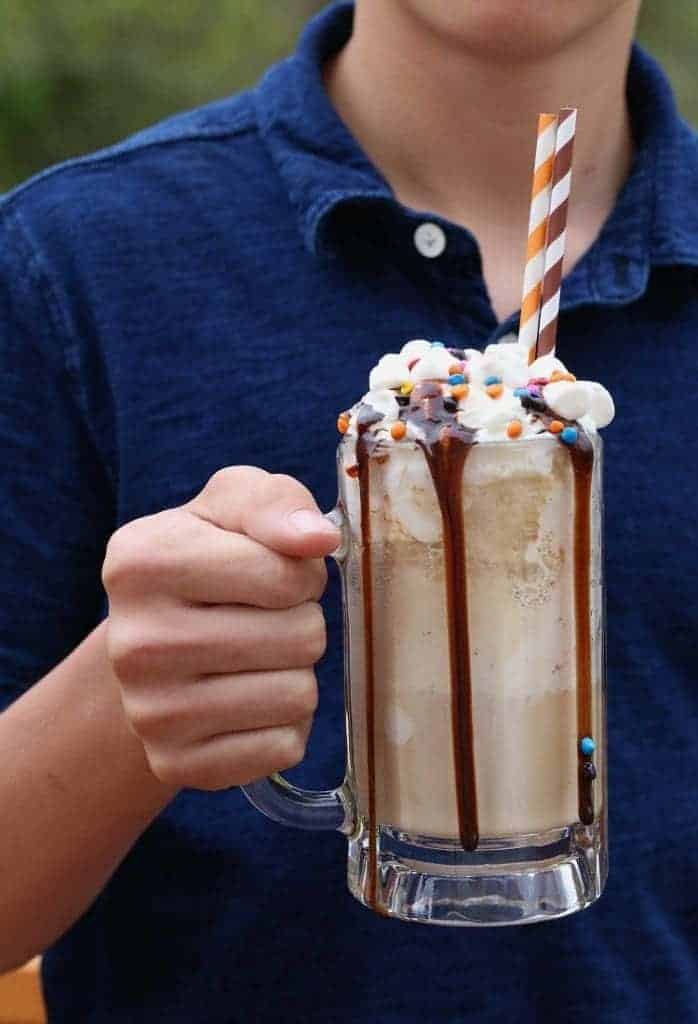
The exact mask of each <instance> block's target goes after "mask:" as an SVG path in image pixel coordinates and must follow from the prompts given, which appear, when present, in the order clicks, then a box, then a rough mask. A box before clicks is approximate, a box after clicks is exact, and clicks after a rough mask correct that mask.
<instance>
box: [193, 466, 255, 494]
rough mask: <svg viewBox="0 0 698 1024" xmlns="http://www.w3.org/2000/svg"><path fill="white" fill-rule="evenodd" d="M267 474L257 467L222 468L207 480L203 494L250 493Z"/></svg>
mask: <svg viewBox="0 0 698 1024" xmlns="http://www.w3.org/2000/svg"><path fill="white" fill-rule="evenodd" d="M268 477H269V474H268V473H267V472H266V470H264V469H259V467H257V466H223V467H221V469H217V470H216V472H215V473H214V474H213V475H212V476H211V477H210V478H209V480H208V482H207V484H206V486H205V487H204V492H208V493H210V494H226V493H229V492H230V491H231V490H235V491H237V492H240V491H245V490H249V491H250V492H252V490H253V489H254V488H257V487H258V486H259V484H260V482H261V481H263V480H266V479H268Z"/></svg>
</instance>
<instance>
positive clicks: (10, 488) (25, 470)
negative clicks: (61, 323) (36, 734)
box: [0, 203, 113, 709]
mask: <svg viewBox="0 0 698 1024" xmlns="http://www.w3.org/2000/svg"><path fill="white" fill-rule="evenodd" d="M8 205H9V204H7V203H6V204H5V206H4V207H3V208H2V209H0V381H1V384H0V445H1V452H2V454H1V455H0V709H2V708H4V707H6V706H7V705H8V704H9V703H10V702H11V701H12V700H14V699H15V698H16V697H17V696H19V695H20V694H21V693H22V692H23V691H24V690H25V689H26V688H27V687H29V686H30V685H31V684H32V683H34V682H35V681H36V680H37V679H39V678H40V677H41V676H43V675H45V674H46V672H48V671H49V670H50V669H51V668H52V667H53V666H54V665H56V664H57V663H58V662H59V661H60V660H61V659H62V658H63V657H64V656H65V655H66V654H68V653H69V652H70V651H71V650H73V649H74V648H75V647H76V646H77V645H78V644H79V643H80V641H81V640H82V639H84V637H85V636H86V635H87V634H88V633H89V632H90V630H91V629H92V628H93V627H94V626H95V625H96V624H97V623H98V622H99V620H100V618H101V617H102V616H103V614H104V604H105V602H104V595H103V591H102V587H101V564H102V561H103V556H104V550H105V547H106V541H107V538H108V536H109V533H110V532H111V525H110V524H111V520H112V512H111V509H112V504H113V503H112V499H111V490H112V488H111V486H110V481H109V477H108V475H107V473H106V472H105V469H104V466H103V463H102V461H101V459H100V455H99V451H98V445H97V444H96V442H95V438H94V436H93V434H92V433H91V431H90V429H89V425H88V423H87V421H86V417H85V416H84V415H83V413H82V412H81V407H80V402H79V400H78V397H77V395H78V392H79V389H78V388H76V382H75V379H74V378H75V374H74V371H69V369H68V360H67V358H66V351H67V344H66V339H65V337H61V336H60V332H59V330H58V329H57V325H56V323H55V319H56V318H55V316H52V300H51V295H50V289H49V287H48V284H47V281H46V277H45V274H44V268H43V266H42V261H41V257H40V254H38V253H37V252H36V251H35V249H34V248H33V247H32V246H31V245H30V244H29V240H28V237H27V235H26V233H25V232H24V231H23V229H22V226H21V221H20V220H19V218H18V215H17V214H16V213H15V212H14V211H13V210H12V208H11V207H9V208H8Z"/></svg>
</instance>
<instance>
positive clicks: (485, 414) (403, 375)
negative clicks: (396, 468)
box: [339, 335, 615, 446]
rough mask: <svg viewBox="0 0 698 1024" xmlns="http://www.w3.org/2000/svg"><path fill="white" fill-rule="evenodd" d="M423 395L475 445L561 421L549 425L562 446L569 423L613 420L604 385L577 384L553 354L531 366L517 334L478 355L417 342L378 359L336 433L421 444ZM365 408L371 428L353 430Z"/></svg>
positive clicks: (527, 434)
mask: <svg viewBox="0 0 698 1024" xmlns="http://www.w3.org/2000/svg"><path fill="white" fill-rule="evenodd" d="M435 389H437V390H435ZM413 392H414V394H413ZM422 392H423V393H424V395H425V398H424V402H428V401H429V400H430V399H433V398H434V397H435V396H438V397H440V398H441V399H442V400H443V402H444V405H445V407H446V408H447V409H448V410H449V412H450V413H452V414H453V419H454V422H455V423H457V424H459V425H460V426H461V427H464V428H466V429H467V430H469V431H471V432H472V433H473V441H475V442H487V441H505V440H526V439H529V438H533V437H536V436H538V435H540V434H542V433H546V432H548V430H549V427H550V425H551V420H555V419H557V420H559V421H561V422H557V423H553V432H555V433H560V432H561V431H562V432H563V436H562V440H563V441H565V440H568V439H569V438H570V437H572V434H570V431H569V428H570V427H573V426H574V424H579V426H580V427H581V428H582V429H583V430H586V431H587V432H593V431H595V430H599V429H601V428H603V427H606V426H608V424H609V423H610V422H611V420H612V419H613V417H614V415H615V408H614V405H613V399H612V398H611V396H610V394H609V393H608V391H607V390H606V388H604V387H603V385H601V384H599V383H597V382H596V381H587V380H577V379H576V378H575V377H574V375H573V374H571V373H570V372H569V371H568V369H567V367H566V366H565V364H564V363H563V362H562V361H561V360H560V359H558V358H557V356H554V355H546V356H541V357H540V358H539V359H536V360H535V361H534V362H533V363H531V364H530V365H529V364H528V354H527V351H526V349H524V347H523V346H521V345H519V344H518V342H517V339H516V336H515V335H508V336H507V337H505V338H503V339H502V340H501V341H499V342H497V343H496V344H492V345H488V346H487V348H486V349H485V350H484V351H483V352H480V351H479V350H478V349H455V348H446V347H445V346H444V345H442V344H441V343H440V342H431V341H428V340H426V339H424V338H415V339H413V340H412V341H408V342H407V343H406V344H405V345H403V346H402V348H401V349H400V351H399V352H389V353H387V354H386V355H384V356H382V357H381V359H379V361H378V363H377V365H376V366H374V367H373V369H372V370H371V373H370V376H369V391H368V392H367V393H366V394H365V395H364V396H363V398H362V399H361V401H360V402H357V404H356V405H354V406H353V408H352V409H351V410H349V411H348V412H346V413H343V414H342V415H341V416H340V418H339V420H340V430H341V431H342V433H346V434H348V435H349V436H350V437H356V436H357V434H358V433H360V432H364V430H368V431H369V432H370V433H371V434H372V435H373V436H374V437H375V438H376V440H377V441H380V442H381V444H385V445H388V446H389V445H396V444H400V443H402V442H404V439H407V440H412V441H420V440H424V436H425V435H424V423H423V417H422V421H421V422H420V417H419V416H414V415H412V412H413V411H414V409H415V408H416V406H417V405H418V404H419V402H420V401H421V398H420V397H419V396H420V395H421V394H422ZM410 396H411V397H410ZM415 398H417V402H415ZM408 406H409V407H410V408H409V409H408V408H406V407H408ZM367 407H370V410H371V415H370V421H371V422H370V425H369V426H367V427H363V428H361V429H359V416H360V413H361V412H362V410H367ZM402 410H405V411H404V414H403V415H402V416H401V411H402ZM403 426H404V429H403ZM565 427H567V428H568V430H567V433H566V434H565V433H564V428H565Z"/></svg>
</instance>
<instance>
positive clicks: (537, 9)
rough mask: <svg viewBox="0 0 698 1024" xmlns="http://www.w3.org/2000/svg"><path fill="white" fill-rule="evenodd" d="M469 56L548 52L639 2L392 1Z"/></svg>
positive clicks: (513, 56)
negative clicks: (622, 9) (473, 54)
mask: <svg viewBox="0 0 698 1024" xmlns="http://www.w3.org/2000/svg"><path fill="white" fill-rule="evenodd" d="M392 2H393V3H396V4H398V5H399V6H400V7H402V8H403V11H407V12H409V13H410V14H411V15H412V16H413V17H415V18H417V19H419V21H421V22H422V24H423V26H424V28H426V29H429V30H431V31H432V32H433V33H434V34H435V35H439V36H442V37H443V38H444V39H448V40H449V41H450V42H451V43H455V44H456V45H458V46H460V47H462V48H463V49H467V50H468V51H470V52H473V53H478V54H481V55H482V56H485V57H487V56H489V57H493V58H495V57H504V58H508V59H510V60H516V59H518V60H525V59H529V58H535V57H542V56H545V55H546V54H549V53H553V52H555V51H558V50H560V49H563V48H564V47H565V46H567V45H568V44H570V43H571V42H573V41H574V40H575V39H576V38H577V37H578V36H580V35H583V34H584V33H586V32H588V31H589V30H590V29H592V28H594V27H595V26H597V25H600V24H601V23H603V22H604V21H606V20H607V19H608V18H609V17H610V16H611V15H612V14H613V13H614V12H615V11H617V10H619V9H620V8H625V9H626V10H628V11H629V12H636V11H637V9H638V8H639V5H640V0H547V2H542V0H439V2H438V3H435V2H434V0H392Z"/></svg>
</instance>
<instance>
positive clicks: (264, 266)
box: [0, 5, 698, 1024]
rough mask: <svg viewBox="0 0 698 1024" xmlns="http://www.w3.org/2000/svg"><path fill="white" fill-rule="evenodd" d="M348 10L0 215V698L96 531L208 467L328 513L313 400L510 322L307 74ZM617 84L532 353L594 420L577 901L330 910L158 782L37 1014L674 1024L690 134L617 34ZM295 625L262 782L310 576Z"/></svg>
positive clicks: (690, 974) (695, 703)
mask: <svg viewBox="0 0 698 1024" xmlns="http://www.w3.org/2000/svg"><path fill="white" fill-rule="evenodd" d="M351 23H352V10H351V7H350V6H347V5H337V6H333V7H332V8H330V9H329V10H327V11H326V12H325V13H324V14H322V15H321V16H320V17H319V18H318V19H316V20H315V21H314V22H313V23H312V24H311V25H310V26H309V28H308V29H307V31H306V32H305V34H304V36H303V38H302V41H301V43H300V46H299V49H298V51H297V53H296V54H295V55H294V56H293V57H291V58H290V59H289V60H286V61H284V62H282V63H281V64H279V65H278V66H276V67H273V68H272V69H271V70H270V71H269V73H268V74H267V75H266V76H265V77H264V79H263V80H262V82H261V83H260V84H259V86H258V87H257V88H255V89H253V90H252V91H250V92H247V93H243V94H242V95H240V96H237V97H234V98H231V99H226V100H223V101H222V102H218V103H214V104H213V105H211V106H208V107H205V108H203V109H199V110H195V111H193V112H191V113H186V114H183V115H181V116H178V117H175V118H174V119H172V120H169V121H166V122H164V123H162V124H160V125H158V126H156V127H154V128H152V129H150V130H148V131H146V132H144V133H142V134H140V135H137V136H136V137H135V138H131V139H129V140H128V141H126V142H124V143H123V144H121V145H118V146H116V147H113V148H111V149H109V150H106V151H104V152H100V153H97V154H95V155H93V156H89V157H87V158H85V159H79V160H74V161H72V162H70V163H67V164H64V165H63V166H61V167H58V168H56V169H53V170H50V171H48V172H47V173H45V174H43V175H41V176H39V177H38V178H35V179H34V180H33V181H31V182H30V183H28V184H27V185H25V186H23V187H21V188H19V189H17V190H16V191H14V192H13V193H11V194H10V195H8V196H6V197H5V198H4V200H3V201H2V202H1V203H0V364H1V367H2V382H3V383H2V387H1V388H0V431H1V437H2V459H0V533H1V536H2V543H1V544H0V592H1V596H2V600H1V601H0V679H1V687H2V691H1V692H2V696H3V700H4V702H5V703H8V702H10V701H11V700H12V699H14V698H15V697H17V696H18V695H19V694H21V693H22V691H23V690H25V689H26V688H27V687H29V686H30V685H31V684H32V683H33V682H34V681H35V680H36V679H38V678H39V677H41V676H42V675H43V674H44V673H45V672H46V671H47V670H48V669H50V668H51V667H52V666H53V665H54V664H55V663H56V662H57V661H58V660H59V659H60V658H62V657H63V656H64V655H65V654H66V653H68V652H69V651H70V650H71V649H72V648H74V647H75V645H76V644H77V643H78V642H79V641H80V640H81V639H82V638H83V637H84V636H85V634H86V633H87V632H88V631H89V630H90V629H91V628H92V627H93V626H94V625H95V624H96V623H97V622H98V621H99V620H100V618H101V617H102V616H103V614H104V611H105V603H104V595H103V592H102V590H101V587H100V566H101V562H102V559H103V555H104V548H105V544H106V541H107V538H108V536H109V535H110V533H111V532H112V531H113V530H114V529H115V528H116V527H117V526H118V525H119V524H121V523H124V522H126V521H128V520H131V519H134V518H136V517H138V516H142V515H145V514H148V513H153V512H156V511H158V510H160V509H163V508H166V507H169V506H172V505H175V504H178V503H181V502H183V501H186V500H187V499H189V498H191V497H192V495H194V494H195V493H196V492H197V491H198V490H199V489H200V488H201V487H202V486H203V484H204V483H205V481H206V479H207V478H208V476H209V475H210V474H211V473H213V472H214V470H216V469H217V468H219V467H220V466H223V465H226V464H235V463H255V464H257V465H260V466H263V467H264V468H266V469H268V470H273V471H279V472H284V473H290V474H293V475H294V476H297V477H299V478H300V479H301V480H302V481H303V482H304V483H305V484H307V485H308V486H309V487H310V488H311V489H312V491H313V492H314V493H315V495H316V496H317V499H318V501H319V503H320V504H321V505H322V506H324V507H329V506H331V505H332V503H333V501H334V496H335V488H336V485H335V478H334V461H333V460H334V448H335V442H336V433H335V419H336V414H337V411H338V410H340V409H344V408H346V407H347V406H348V405H349V404H350V403H351V402H352V401H353V400H355V399H356V397H357V396H358V395H360V394H362V393H363V391H365V389H366V380H367V373H368V370H369V368H370V367H371V366H372V365H373V364H374V363H375V361H376V359H377V357H378V356H379V355H380V354H382V353H383V352H385V351H389V350H393V351H394V350H395V349H396V348H397V347H399V346H400V345H401V344H402V343H403V342H404V341H405V340H406V339H408V338H412V337H419V336H422V337H431V338H438V339H440V340H443V341H444V342H446V343H447V344H449V345H457V346H482V345H485V344H486V343H487V342H489V341H492V340H493V339H496V338H497V337H499V336H501V335H502V334H504V333H506V332H508V331H510V330H511V329H512V327H513V326H515V318H512V319H511V320H509V321H508V322H505V323H498V322H497V319H496V317H495V314H494V313H493V311H492V308H491V305H490V303H489V300H488V296H487V292H486V289H485V285H484V282H483V277H482V271H481V261H480V254H479V250H478V244H477V241H476V239H475V238H474V237H473V235H472V234H471V233H470V232H469V231H467V230H466V229H465V228H463V227H460V226H457V225H455V224H453V223H449V222H448V221H445V220H444V219H443V218H441V217H439V216H437V215H436V214H434V213H433V212H431V211H428V210H427V211H416V210H412V209H407V208H405V207H404V206H403V205H401V204H400V203H399V202H397V201H396V199H395V197H394V195H393V194H392V192H391V190H390V187H389V186H388V184H387V183H386V181H385V180H384V179H383V178H382V177H381V175H380V173H379V172H378V171H377V170H376V168H375V167H373V166H372V165H371V163H370V162H369V160H368V159H367V157H366V155H365V154H364V153H362V151H361V150H360V149H359V147H358V145H357V143H356V141H355V140H354V139H353V138H352V137H351V135H350V134H349V132H348V131H347V129H346V127H345V126H344V125H343V124H342V123H341V121H340V120H339V118H338V116H337V114H336V113H335V111H334V110H333V108H332V106H331V104H330V102H329V100H328V98H327V96H326V94H325V92H324V91H323V87H322V81H321V75H320V66H321V64H322V62H323V60H324V59H325V58H326V57H327V56H328V55H329V54H330V53H332V52H333V51H336V50H337V49H338V48H340V47H341V46H342V45H343V44H344V42H345V41H346V39H347V38H348V36H349V34H350V32H351ZM628 92H629V99H630V106H631V110H632V119H633V129H634V133H635V138H636V142H637V155H636V158H635V162H634V166H633V169H632V174H631V176H630V178H629V180H628V182H627V183H626V185H625V187H624V189H623V191H622V192H621V194H620V196H619V197H618V201H617V205H616V207H615V209H614V211H613V213H612V214H611V216H610V218H609V219H608V221H607V223H606V224H605V225H604V227H603V229H602V231H601V233H600V235H599V237H598V238H597V240H596V241H595V243H594V244H593V245H592V247H591V249H590V250H589V251H588V252H587V253H586V255H585V256H584V257H583V258H582V259H581V261H580V262H579V263H578V265H577V266H576V267H575V268H574V270H573V271H572V272H571V273H570V275H569V276H568V277H567V278H566V280H565V283H564V288H563V297H562V313H561V318H560V345H559V348H560V353H561V355H562V357H563V358H564V360H565V361H566V362H567V363H568V364H569V365H570V366H571V367H572V368H573V369H574V370H575V372H576V373H577V374H579V375H580V376H582V377H585V378H591V379H596V380H600V381H603V382H604V383H605V384H606V385H607V386H608V388H609V389H610V390H611V392H612V393H613V395H614V396H615V398H616V402H617V407H618V415H617V419H616V421H615V422H614V424H613V425H612V426H611V427H610V428H609V429H608V430H607V431H606V432H605V438H606V442H607V548H608V558H607V570H608V621H609V634H608V660H609V706H608V709H609V722H610V727H609V748H610V836H611V872H610V879H609V882H608V888H607V890H606V893H605V895H604V896H603V898H602V899H601V900H600V901H599V902H598V903H597V904H596V905H594V906H593V908H591V909H589V910H587V911H585V912H584V913H582V914H577V915H575V916H573V917H570V918H567V919H565V920H560V921H556V922H551V923H547V924H539V925H535V926H531V927H527V928H508V929H481V930H478V931H473V930H469V929H464V930H454V929H439V928H424V927H419V926H417V925H408V924H404V923H402V922H398V921H389V920H384V919H382V918H380V917H378V916H376V915H374V914H372V913H371V912H369V911H368V910H366V909H364V908H363V907H361V906H360V905H359V904H358V903H356V902H355V901H354V900H353V899H352V898H351V897H350V896H349V894H348V892H347V890H346V888H345V882H344V875H345V863H344V862H345V854H346V850H345V842H344V840H343V838H342V837H341V836H339V835H338V834H337V835H335V834H318V835H312V834H308V833H303V832H294V831H291V830H285V829H283V828H281V827H280V826H277V825H275V824H272V823H271V822H269V821H267V820H266V819H264V818H263V817H261V816H260V815H258V814H257V813H256V812H255V811H254V810H253V809H252V808H251V807H250V806H249V805H248V804H247V803H246V801H245V799H244V797H243V796H242V794H241V793H240V792H239V791H237V790H231V791H228V792H221V793H202V792H196V791H185V792H182V793H181V794H180V795H179V796H178V797H177V798H176V799H175V800H174V801H173V802H172V804H171V805H170V806H169V807H168V808H167V809H166V810H165V811H164V812H163V813H162V814H161V815H160V817H159V818H158V819H157V820H156V821H155V822H154V823H153V824H152V826H151V827H150V828H149V829H148V830H147V832H146V833H145V834H144V835H143V837H142V838H141V839H140V840H139V841H138V842H137V843H136V845H135V846H134V848H133V850H132V851H131V852H130V854H129V855H128V856H127V857H126V859H125V860H124V862H123V863H122V864H121V866H120V867H119V868H118V870H117V871H116V873H115V874H114V877H113V878H112V879H111V881H110V882H109V884H108V885H107V886H106V888H105V889H104V891H103V892H102V893H101V895H100V896H99V897H98V899H97V900H96V901H95V903H94V905H93V906H92V907H91V908H90V909H89V911H88V912H87V913H86V914H85V915H84V916H83V917H82V918H81V920H79V921H78V922H77V923H76V924H75V925H74V927H72V928H71V929H70V931H69V932H68V933H67V934H66V935H65V936H64V937H63V938H62V939H61V940H60V941H59V942H57V943H56V945H55V946H54V948H53V949H52V950H50V951H49V952H48V953H47V955H46V957H45V966H44V973H45V985H46V995H47V999H48V1004H49V1007H50V1019H51V1021H52V1022H54V1024H63V1022H65V1024H68V1022H70V1024H76V1022H78V1021H79V1022H82V1024H84V1022H100V1024H103V1022H112V1021H113V1022H125V1021H128V1022H134V1024H136V1022H138V1024H140V1022H143V1024H153V1021H167V1022H168V1024H179V1022H181V1024H195V1022H205V1024H218V1022H220V1024H224V1022H225V1024H233V1022H235V1024H251V1022H255V1024H278V1022H280V1021H285V1022H288V1024H292V1022H304V1024H305V1022H312V1024H329V1022H342V1024H345V1022H346V1024H350V1022H351V1024H359V1022H366V1024H397V1022H400V1024H409V1022H419V1024H424V1022H430V1024H431V1022H437V1021H438V1022H444V1024H446V1022H447V1024H456V1022H462V1021H466V1020H467V1021H471V1020H472V1021H477V1022H482V1024H484V1022H490V1021H493V1022H494V1021H496V1022H507V1024H508V1022H510V1021H516V1022H517V1024H529V1022H531V1024H533V1022H539V1021H542V1020H551V1021H572V1020H593V1021H599V1022H614V1024H616V1022H625V1021H627V1022H630V1021H632V1022H634V1024H640V1022H647V1024H649V1022H653V1024H655V1022H657V1021H659V1020H663V1021H664V1020H666V1021H669V1020H671V1021H688V1020H689V1019H692V1018H693V1016H694V1013H695V1008H696V1005H698V972H697V969H696V962H695V959H694V955H695V950H696V939H697V938H698V920H697V911H698V895H697V889H696V878H697V877H698V824H697V821H696V806H695V805H696V783H695V778H696V767H697V765H696V754H695V750H696V720H697V718H698V714H697V711H698V684H697V682H696V675H697V671H696V670H697V669H698V659H697V657H696V647H695V640H696V593H697V587H696V575H697V569H698V557H697V556H696V547H695V514H696V503H695V492H696V484H695V471H696V444H697V438H698V421H697V420H696V415H695V396H696V360H697V355H698V198H697V190H696V183H697V182H698V141H697V139H696V136H695V135H694V134H693V133H692V132H691V130H690V129H689V128H688V127H687V126H686V125H685V124H684V123H683V122H682V121H681V120H680V118H679V116H678V114H677V112H676V109H675V106H674V101H673V98H672V95H671V91H670V88H669V85H668V84H667V81H666V79H665V77H664V75H663V73H662V72H661V70H660V69H659V68H658V67H657V65H656V64H655V63H654V62H653V61H652V60H651V59H650V58H649V57H647V56H646V55H645V54H643V53H642V52H641V51H640V50H635V51H634V54H633V58H632V63H631V66H630V72H629V79H628ZM473 102H477V97H473ZM582 116H583V112H582ZM525 201H526V197H523V196H522V202H525ZM425 221H430V222H436V223H437V224H439V225H440V226H441V227H442V228H443V231H444V233H445V238H446V247H445V250H444V252H443V253H442V254H441V255H440V256H439V257H438V258H434V259H427V258H425V257H424V256H423V255H421V253H420V251H419V250H418V249H417V248H416V246H415V243H414V232H415V229H416V228H417V227H418V226H419V225H420V224H421V223H424V222H425ZM327 613H328V618H329V626H330V629H329V636H330V645H329V652H328V654H327V656H326V658H325V659H324V661H323V663H322V664H321V666H320V681H321V693H322V702H321V708H320V711H319V714H318V717H317V722H316V725H315V729H314V732H313V736H312V739H311V743H310V747H309V754H308V758H307V761H306V762H305V764H304V765H303V766H301V767H300V768H299V769H297V770H296V771H295V772H294V773H292V774H293V777H294V778H295V779H296V780H300V781H301V782H303V783H305V784H309V785H315V786H321V787H326V786H329V785H331V784H333V783H336V782H338V781H339V779H340V778H341V776H342V773H343V766H344V747H343V736H342V719H341V715H342V680H341V672H342V668H341V666H342V659H341V646H340V619H341V616H340V614H339V610H338V604H337V599H336V594H335V593H331V594H330V595H329V597H328V601H327ZM115 770H116V769H115Z"/></svg>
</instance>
